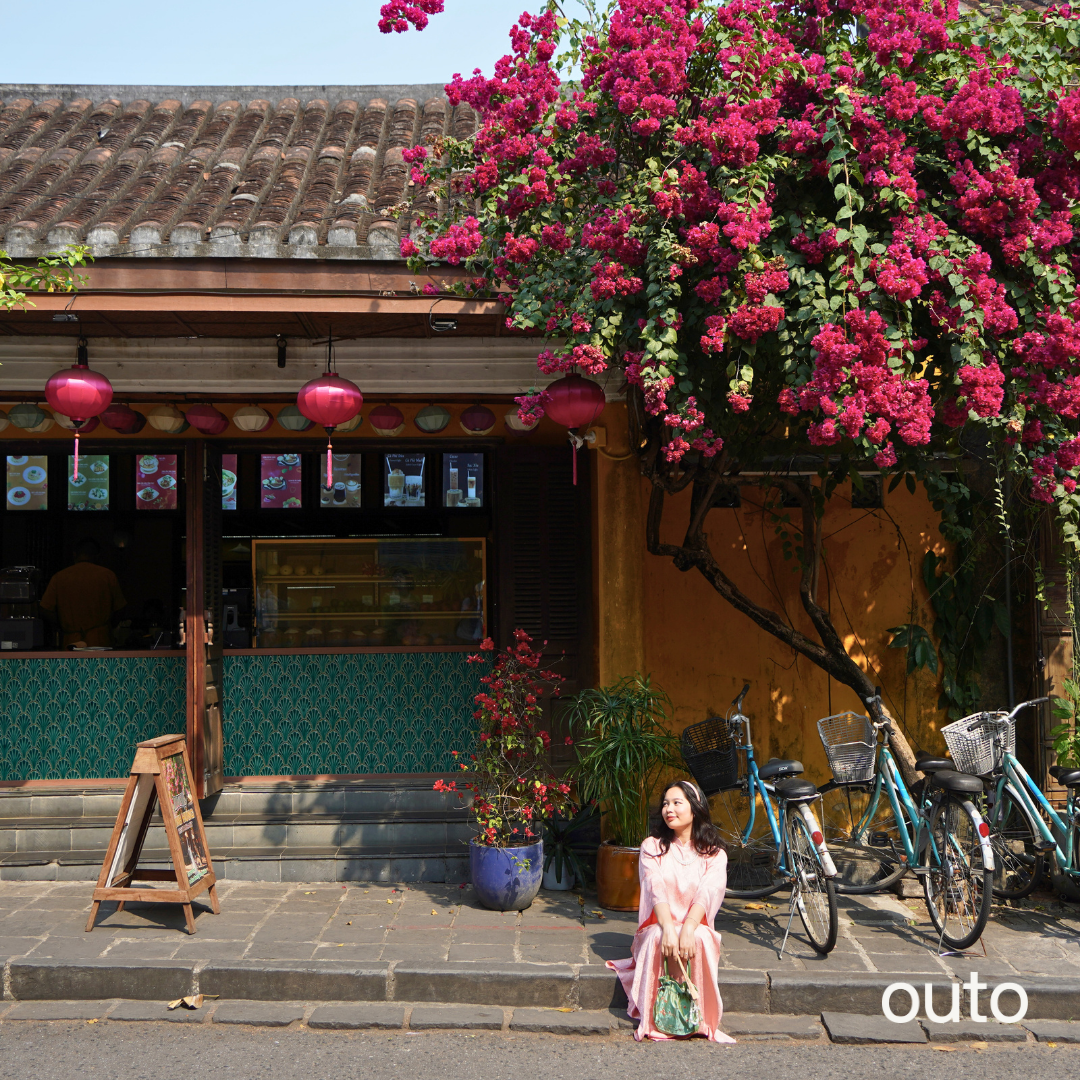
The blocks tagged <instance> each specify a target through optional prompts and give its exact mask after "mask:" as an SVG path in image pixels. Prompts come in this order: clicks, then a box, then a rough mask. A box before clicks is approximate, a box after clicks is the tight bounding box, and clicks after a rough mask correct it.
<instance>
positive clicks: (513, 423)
mask: <svg viewBox="0 0 1080 1080" xmlns="http://www.w3.org/2000/svg"><path fill="white" fill-rule="evenodd" d="M503 423H504V424H506V426H507V428H509V430H510V431H512V432H513V433H514V434H515V435H528V433H529V432H530V431H535V430H536V425H537V424H539V423H540V421H539V420H534V421H533V422H532V423H531V424H526V423H525V421H524V420H522V419H521V417H520V416H518V411H517V409H511V410H510V411H509V412H508V413H507V414H506V415H505V416H504V417H503Z"/></svg>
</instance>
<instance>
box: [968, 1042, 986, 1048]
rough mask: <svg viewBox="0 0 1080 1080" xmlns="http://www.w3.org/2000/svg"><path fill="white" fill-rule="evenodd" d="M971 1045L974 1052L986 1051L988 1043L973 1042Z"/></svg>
mask: <svg viewBox="0 0 1080 1080" xmlns="http://www.w3.org/2000/svg"><path fill="white" fill-rule="evenodd" d="M970 1045H971V1049H972V1050H985V1049H986V1043H984V1042H973V1043H971V1044H970Z"/></svg>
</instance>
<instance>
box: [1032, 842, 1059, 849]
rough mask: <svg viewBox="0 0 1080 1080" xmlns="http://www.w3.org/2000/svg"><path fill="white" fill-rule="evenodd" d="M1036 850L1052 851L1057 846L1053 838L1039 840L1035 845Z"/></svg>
mask: <svg viewBox="0 0 1080 1080" xmlns="http://www.w3.org/2000/svg"><path fill="white" fill-rule="evenodd" d="M1034 847H1035V850H1036V851H1053V850H1055V849H1056V848H1057V842H1056V841H1055V840H1040V841H1038V842H1037V843H1036V844H1035V845H1034Z"/></svg>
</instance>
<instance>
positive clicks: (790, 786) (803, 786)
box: [762, 761, 817, 802]
mask: <svg viewBox="0 0 1080 1080" xmlns="http://www.w3.org/2000/svg"><path fill="white" fill-rule="evenodd" d="M794 764H796V765H798V764H799V763H798V762H797V761H796V762H794ZM799 767H800V769H801V768H802V766H799ZM766 768H768V766H766ZM762 775H764V773H762ZM773 786H774V787H775V788H776V793H777V794H778V795H779V796H780V797H781V798H782V799H787V801H788V802H799V801H801V800H802V799H816V798H817V788H816V787H814V785H813V784H811V783H810V781H809V780H800V779H799V778H798V777H795V776H791V777H788V779H787V780H781V781H780V782H779V783H777V784H774V785H773Z"/></svg>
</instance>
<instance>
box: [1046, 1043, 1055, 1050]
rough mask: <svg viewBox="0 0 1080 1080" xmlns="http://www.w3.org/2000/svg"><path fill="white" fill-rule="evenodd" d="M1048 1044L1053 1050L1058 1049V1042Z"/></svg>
mask: <svg viewBox="0 0 1080 1080" xmlns="http://www.w3.org/2000/svg"><path fill="white" fill-rule="evenodd" d="M1046 1045H1047V1046H1049V1047H1050V1049H1051V1050H1056V1049H1057V1043H1047V1044H1046Z"/></svg>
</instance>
